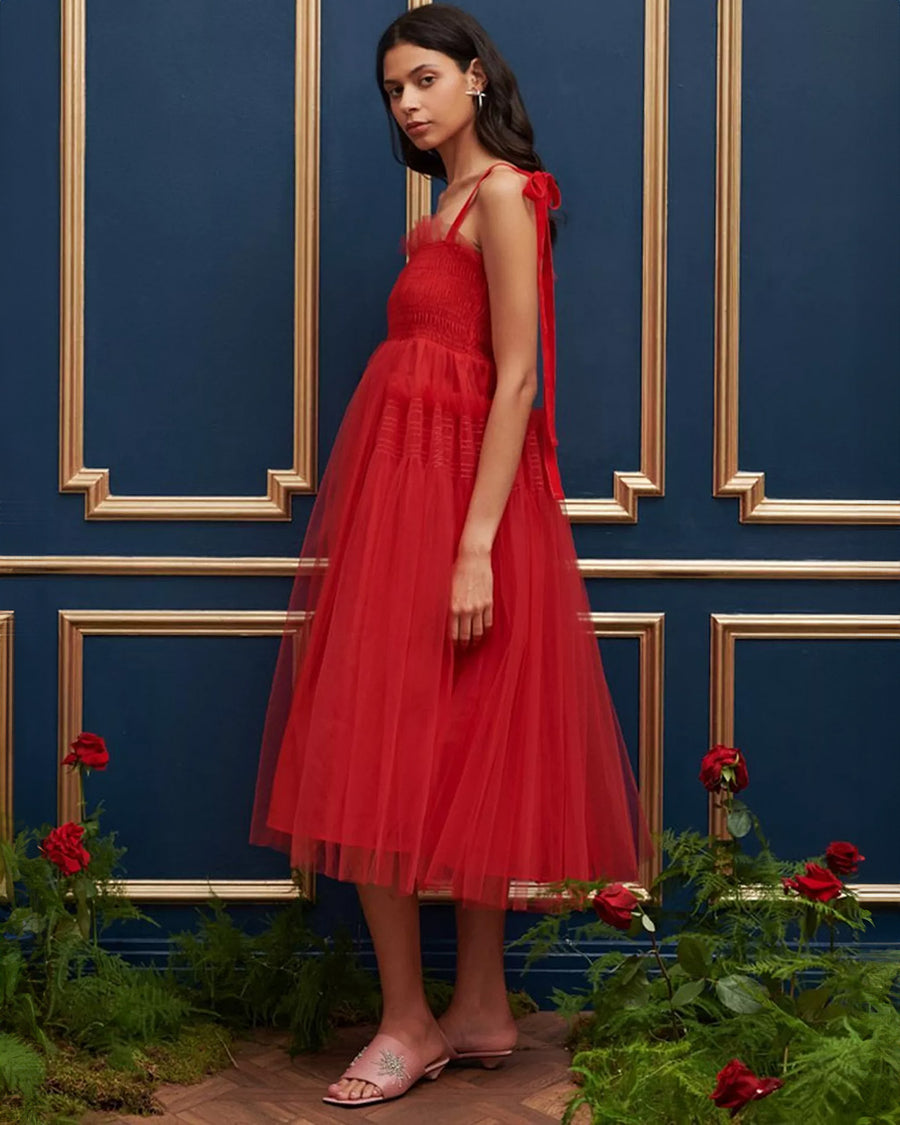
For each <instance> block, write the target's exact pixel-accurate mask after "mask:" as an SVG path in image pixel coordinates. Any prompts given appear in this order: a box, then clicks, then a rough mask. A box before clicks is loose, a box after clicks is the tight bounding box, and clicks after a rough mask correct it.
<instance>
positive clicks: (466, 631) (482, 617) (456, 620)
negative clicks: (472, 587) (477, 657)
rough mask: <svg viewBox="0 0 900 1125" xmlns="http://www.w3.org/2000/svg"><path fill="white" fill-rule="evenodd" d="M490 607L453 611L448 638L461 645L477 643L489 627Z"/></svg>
mask: <svg viewBox="0 0 900 1125" xmlns="http://www.w3.org/2000/svg"><path fill="white" fill-rule="evenodd" d="M491 616H492V614H491V607H490V606H488V608H487V609H485V610H476V611H474V612H472V613H454V614H453V615H452V618H453V620H452V626H451V630H450V639H451V640H452V641H454V642H455V643H457V644H461V645H470V644H472V645H474V644H478V642H479V641H481V640H482V639H483V637H484V634H485V632H486V631H487V629H489V628H490V627H491Z"/></svg>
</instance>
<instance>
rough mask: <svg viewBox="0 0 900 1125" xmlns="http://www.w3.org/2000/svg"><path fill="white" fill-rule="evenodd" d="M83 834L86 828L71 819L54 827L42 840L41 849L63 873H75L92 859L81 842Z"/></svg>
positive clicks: (45, 856)
mask: <svg viewBox="0 0 900 1125" xmlns="http://www.w3.org/2000/svg"><path fill="white" fill-rule="evenodd" d="M83 835H84V828H83V827H82V826H81V825H80V824H76V823H75V822H74V821H72V820H70V821H69V822H68V823H67V824H61V825H60V826H59V828H54V829H53V830H52V831H51V832H50V834H49V835H48V836H47V837H46V838H45V839H44V840H42V841H41V843H40V845H39V851H40V852H41V854H42V855H43V856H44V858H45V859H49V860H50V862H51V863H55V864H56V866H57V867H58V868H59V869H60V871H61V872H62V873H63V875H74V874H75V873H76V871H80V870H81V869H82V868H83V867H87V865H88V864H89V863H90V861H91V856H90V853H89V852H88V850H87V849H86V848H85V847H84V845H83V844H82V843H81V837H82V836H83Z"/></svg>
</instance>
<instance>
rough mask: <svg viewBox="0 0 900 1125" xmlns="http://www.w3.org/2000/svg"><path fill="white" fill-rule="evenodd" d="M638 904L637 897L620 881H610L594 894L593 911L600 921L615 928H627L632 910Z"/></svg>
mask: <svg viewBox="0 0 900 1125" xmlns="http://www.w3.org/2000/svg"><path fill="white" fill-rule="evenodd" d="M637 904H638V900H637V897H636V896H635V895H633V894H632V893H631V891H629V889H628V888H627V887H625V886H623V885H622V884H621V883H610V884H609V886H608V887H604V888H603V890H602V891H599V892H598V893H597V894H595V895H594V911H595V912H596V914H597V917H598V918H599V919H600V921H601V922H605V923H606V924H607V925H608V926H615V928H616V929H617V930H627V929H628V927H629V926H630V925H631V914H632V911H633V910H634V909H635V907H636V906H637Z"/></svg>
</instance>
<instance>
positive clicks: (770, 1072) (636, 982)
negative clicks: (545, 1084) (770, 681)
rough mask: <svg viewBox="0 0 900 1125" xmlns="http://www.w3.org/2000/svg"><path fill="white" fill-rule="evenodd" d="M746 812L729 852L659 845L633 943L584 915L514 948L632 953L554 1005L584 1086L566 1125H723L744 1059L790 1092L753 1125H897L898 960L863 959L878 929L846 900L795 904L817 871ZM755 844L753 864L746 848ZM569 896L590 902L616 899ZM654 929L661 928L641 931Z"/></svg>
mask: <svg viewBox="0 0 900 1125" xmlns="http://www.w3.org/2000/svg"><path fill="white" fill-rule="evenodd" d="M729 804H730V802H728V801H727V799H726V808H727V807H728V806H729ZM733 804H734V806H735V807H732V808H730V809H729V812H730V815H731V816H732V817H733V820H732V822H731V823H733V824H734V826H735V827H737V828H738V829H740V830H741V831H740V833H738V834H735V835H734V836H732V837H730V838H727V839H718V838H715V837H713V836H707V835H701V834H700V833H697V832H694V831H686V832H682V833H680V834H675V833H673V832H670V831H666V832H664V833H662V834H661V836H660V848H661V851H662V854H663V856H664V858H665V864H664V869H663V871H662V872H661V874H660V875H659V877H658V878H657V879H656V880H655V881H654V884H653V886H652V887H651V888H649V890H650V900H649V902H645V903H643V904H641V905H639V906H638V907H637V908H636V911H635V915H634V924H633V925H632V927H631V929H630V930H629V931H627V932H623V931H621V930H616V929H614V928H612V927H610V926H608V925H606V924H605V923H604V922H602V921H601V920H600V919H599V917H598V918H597V919H596V920H594V919H593V918H591V920H589V921H587V922H581V923H579V919H580V918H582V917H583V915H580V914H577V913H576V912H575V911H574V909H573V910H570V911H568V912H567V913H564V914H554V915H551V916H546V917H543V918H541V919H539V920H538V921H537V922H536V923H535V924H534V925H533V926H532V927H531V928H530V929H529V930H528V931H527V932H526V933H525V934H523V935H521V936H520V937H519V938H518V939H517V940H516V943H515V944H523V945H526V946H528V956H527V958H526V964H531V963H532V962H533V961H535V960H537V959H538V958H539V957H542V956H545V955H546V954H547V953H549V952H552V951H556V950H558V949H561V948H565V947H566V945H567V944H568V945H569V946H570V947H572V939H573V938H574V939H575V940H587V941H597V940H599V939H603V940H609V939H610V938H615V939H616V940H617V941H619V942H622V943H625V944H624V945H623V947H622V949H621V950H611V951H609V952H605V953H603V954H602V955H600V956H598V957H595V958H593V959H592V958H587V959H586V962H587V963H586V967H585V984H586V987H585V988H584V989H583V990H574V991H572V992H565V991H562V990H557V991H556V992H555V994H554V1003H555V1005H556V1007H557V1010H558V1011H559V1012H560V1013H562V1014H563V1015H564V1016H566V1017H567V1019H568V1020H569V1021H570V1033H569V1045H570V1046H571V1047H572V1048H573V1050H574V1055H573V1061H572V1072H573V1075H574V1077H575V1079H576V1082H577V1083H578V1090H577V1092H576V1094H575V1095H574V1096H573V1098H572V1099H571V1100H570V1102H569V1104H568V1106H567V1108H566V1114H565V1116H564V1118H563V1121H564V1122H567V1121H572V1120H573V1119H574V1115H575V1113H576V1111H577V1110H578V1109H579V1107H581V1106H588V1107H589V1108H590V1112H591V1115H592V1117H591V1120H592V1122H594V1123H595V1125H596V1123H601V1122H602V1123H610V1125H612V1123H615V1125H632V1123H633V1125H693V1123H703V1122H715V1121H721V1120H723V1118H725V1117H726V1116H727V1114H728V1112H729V1111H727V1110H725V1109H721V1108H719V1107H717V1106H716V1105H715V1103H714V1102H713V1100H712V1099H711V1097H710V1094H711V1093H712V1091H713V1089H714V1088H715V1086H716V1080H717V1075H718V1073H719V1071H720V1070H722V1068H723V1067H724V1066H725V1065H726V1064H727V1063H728V1062H729V1061H730V1060H731V1059H734V1058H737V1059H740V1061H741V1062H742V1063H744V1064H745V1065H746V1066H748V1067H749V1068H750V1069H751V1070H752V1071H753V1072H754V1074H756V1075H758V1076H760V1077H774V1078H780V1079H781V1080H782V1081H783V1086H782V1087H781V1088H780V1089H777V1090H775V1091H773V1092H772V1093H770V1094H768V1095H767V1096H765V1097H763V1098H760V1099H758V1100H754V1101H752V1102H750V1103H748V1104H747V1105H746V1106H745V1107H744V1108H743V1109H742V1110H741V1111H740V1114H739V1117H740V1120H741V1121H742V1122H743V1121H744V1120H745V1119H746V1120H747V1121H748V1122H749V1121H750V1120H752V1121H754V1122H756V1121H758V1122H778V1123H780V1125H789V1123H793V1122H800V1121H804V1122H810V1123H813V1122H814V1123H815V1125H870V1123H871V1125H874V1123H875V1122H884V1123H895V1125H900V1011H898V1001H900V961H898V960H897V959H896V958H888V957H875V956H869V957H865V958H864V957H862V956H861V955H860V954H859V952H858V950H857V949H856V948H854V942H855V941H856V940H857V935H858V934H859V933H860V932H861V931H862V930H864V929H865V928H866V927H867V926H869V925H870V924H871V914H870V912H869V911H868V910H866V909H865V908H864V907H863V906H861V904H860V903H859V901H858V899H857V898H856V897H855V895H854V894H853V893H852V891H850V890H849V889H848V888H847V887H846V886H844V888H843V892H842V894H841V896H840V897H839V898H835V899H832V900H831V901H830V902H817V901H813V900H811V899H808V898H804V897H802V896H800V895H798V894H797V893H795V892H794V891H793V890H791V891H790V892H788V891H786V889H785V887H784V886H783V884H782V877H784V876H789V875H792V874H795V873H796V872H797V870H798V868H799V867H800V865H801V863H803V862H807V861H805V860H804V861H800V862H799V863H796V862H790V863H788V862H784V861H782V860H779V859H778V858H777V857H776V856H775V855H773V854H772V852H771V850H770V848H769V845H768V841H767V840H766V838H765V836H764V835H763V833H762V830H761V828H760V825H759V821H758V820H757V818H756V817H755V816H754V814H753V813H752V812H751V811H750V809H748V808H747V806H746V805H743V804H740V805H739V807H738V803H737V802H734V803H733ZM738 813H739V814H740V815H739V816H737V815H736V814H738ZM744 829H746V831H744ZM751 831H752V832H753V838H754V840H755V845H756V848H755V851H754V852H753V853H750V852H749V851H748V850H745V849H744V846H743V843H742V841H743V839H744V837H745V836H747V835H749V834H750V832H751ZM811 859H812V861H813V862H821V859H822V857H821V856H819V857H811ZM569 885H570V886H571V888H572V889H573V891H574V892H575V893H574V895H573V899H574V901H576V902H578V901H581V902H584V901H586V899H585V898H584V897H583V896H584V895H585V894H586V893H587V892H593V893H599V892H600V891H602V889H603V885H604V884H603V883H596V884H585V883H570V884H569ZM663 890H664V891H665V895H666V905H665V906H664V905H663V904H662V893H663ZM670 900H671V901H672V902H673V903H674V905H673V906H669V905H668V903H669V901H670ZM645 914H646V915H649V916H650V918H651V919H652V922H653V924H654V929H652V930H645V929H644V928H643V927H642V926H641V925H640V921H641V918H642V916H643V915H645ZM588 917H590V915H588ZM823 933H824V934H825V935H826V939H827V940H826V941H824V942H823V941H821V940H819V938H820V935H821V934H823ZM570 935H571V936H570ZM836 936H840V937H841V941H840V942H839V943H836V940H835V938H836ZM847 937H849V939H850V941H849V942H847V941H846V938H847ZM648 939H649V943H650V949H649V950H647V949H646V942H647V940H648ZM629 945H630V947H631V948H630V950H629V948H628V947H629Z"/></svg>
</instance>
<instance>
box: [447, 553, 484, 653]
mask: <svg viewBox="0 0 900 1125" xmlns="http://www.w3.org/2000/svg"><path fill="white" fill-rule="evenodd" d="M493 613H494V572H493V570H492V568H491V553H490V551H487V552H485V551H478V552H475V551H466V550H461V551H460V553H459V554H458V555H457V557H456V562H455V563H454V564H453V575H452V581H451V587H450V639H451V640H452V641H453V642H455V643H459V644H460V645H463V646H465V647H468V646H469V644H477V643H478V642H479V641H480V640H481V638H482V637H483V636H484V633H485V630H487V629H490V627H491V625H492V624H493Z"/></svg>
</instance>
